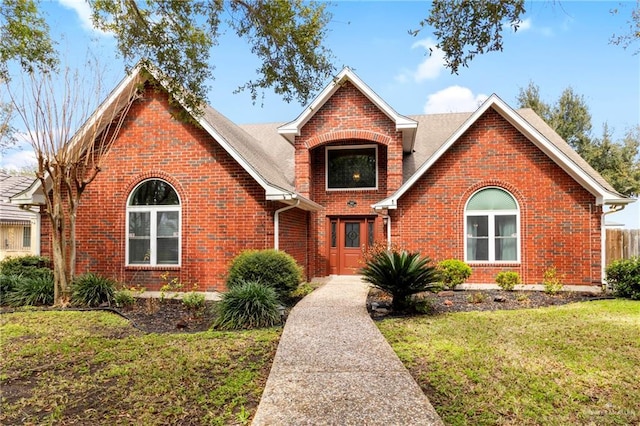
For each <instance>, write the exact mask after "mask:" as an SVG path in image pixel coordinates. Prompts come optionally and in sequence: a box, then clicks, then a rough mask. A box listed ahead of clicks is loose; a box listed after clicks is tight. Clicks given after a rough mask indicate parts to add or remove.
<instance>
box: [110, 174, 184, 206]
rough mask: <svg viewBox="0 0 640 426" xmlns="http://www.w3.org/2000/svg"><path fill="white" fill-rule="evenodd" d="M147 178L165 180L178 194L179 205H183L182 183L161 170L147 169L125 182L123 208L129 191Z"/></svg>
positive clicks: (129, 193)
mask: <svg viewBox="0 0 640 426" xmlns="http://www.w3.org/2000/svg"><path fill="white" fill-rule="evenodd" d="M148 179H162V180H164V181H167V182H168V183H169V184H170V185H171V186H173V188H174V189H175V190H176V192H177V193H178V196H179V197H180V205H181V206H182V207H184V205H185V204H186V201H187V200H186V193H185V191H184V188H182V185H180V183H179V182H178V180H177V179H176V178H174V177H173V176H171V175H170V174H168V173H165V172H162V171H148V172H144V173H140V174H138V175H137V176H135V177H134V178H132V179H131V180H130V181H129V183H128V184H127V187H126V189H125V197H124V201H123V207H124V208H125V209H126V207H127V200H128V199H129V196H130V195H131V191H133V190H134V188H135V187H136V186H138V185H139V184H140V183H141V182H142V181H145V180H148Z"/></svg>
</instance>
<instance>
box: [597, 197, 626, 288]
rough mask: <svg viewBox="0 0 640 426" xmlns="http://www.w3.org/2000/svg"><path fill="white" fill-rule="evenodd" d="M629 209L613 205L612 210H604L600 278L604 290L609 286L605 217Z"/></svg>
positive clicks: (601, 230) (624, 205)
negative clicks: (606, 280)
mask: <svg viewBox="0 0 640 426" xmlns="http://www.w3.org/2000/svg"><path fill="white" fill-rule="evenodd" d="M625 207H627V205H626V204H612V205H611V210H609V211H608V212H605V211H604V209H603V212H602V216H601V217H602V219H601V223H600V246H601V247H600V269H601V271H600V276H601V277H602V278H601V280H600V281H601V283H602V290H603V291H604V290H606V288H607V286H608V284H607V283H606V282H605V269H606V267H607V265H606V262H607V253H606V251H607V229H606V227H605V221H606V219H605V216H607V215H608V214H611V213H618V212H619V211H622V210H624V208H625Z"/></svg>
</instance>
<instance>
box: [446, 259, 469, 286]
mask: <svg viewBox="0 0 640 426" xmlns="http://www.w3.org/2000/svg"><path fill="white" fill-rule="evenodd" d="M438 271H439V273H440V282H441V283H442V285H443V286H444V287H445V288H449V289H451V290H453V289H454V288H456V287H457V286H458V285H460V284H462V283H464V282H465V281H466V280H467V278H469V277H470V276H471V267H470V266H469V265H467V264H466V263H464V262H463V261H461V260H458V259H447V260H443V261H441V262H440V263H438Z"/></svg>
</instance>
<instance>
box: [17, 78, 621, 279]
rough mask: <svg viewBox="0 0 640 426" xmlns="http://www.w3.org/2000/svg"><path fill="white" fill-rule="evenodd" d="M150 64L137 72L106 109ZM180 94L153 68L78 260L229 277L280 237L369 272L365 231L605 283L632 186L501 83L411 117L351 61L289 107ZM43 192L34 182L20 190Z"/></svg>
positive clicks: (301, 251) (146, 271)
mask: <svg viewBox="0 0 640 426" xmlns="http://www.w3.org/2000/svg"><path fill="white" fill-rule="evenodd" d="M149 75H157V72H156V71H154V70H150V72H141V71H140V70H139V69H137V70H136V71H134V72H133V74H131V75H130V76H128V77H127V78H126V79H125V80H123V81H122V82H121V83H120V85H119V86H118V87H117V88H116V89H115V90H114V92H113V93H112V95H111V97H110V98H109V99H107V101H106V102H105V104H104V105H103V106H102V107H101V109H100V111H103V110H105V109H109V108H119V105H116V104H114V102H115V99H117V95H118V94H119V93H121V92H122V91H123V90H124V89H125V88H126V87H129V85H132V84H137V85H141V86H144V85H145V79H146V78H150V77H149ZM159 80H161V79H159ZM176 108H177V107H176V106H174V105H171V104H170V103H169V102H168V96H167V94H166V93H165V92H164V91H163V90H160V89H154V88H153V87H152V86H150V85H148V84H147V85H146V90H145V91H144V93H143V95H142V96H141V97H140V98H138V99H137V100H135V102H134V104H133V105H132V106H131V108H130V109H129V110H128V112H127V117H126V120H125V123H124V125H123V126H122V129H121V131H120V134H119V136H118V140H117V141H116V142H115V144H114V145H113V148H112V151H111V153H110V154H109V156H108V158H107V159H106V161H105V162H104V164H103V167H102V171H101V172H100V173H99V174H98V176H97V177H96V179H95V181H94V182H92V183H91V184H90V185H89V187H88V188H87V190H86V192H85V193H84V195H83V198H82V201H81V204H80V208H79V210H78V222H77V233H78V262H77V269H78V271H77V272H78V273H82V272H86V271H92V272H95V273H98V274H102V275H107V276H110V277H113V278H115V279H117V280H120V281H121V282H124V283H127V284H139V285H142V286H145V287H146V288H147V289H158V288H159V287H160V286H161V285H162V284H163V279H162V278H161V275H162V274H165V273H167V272H168V274H169V277H170V279H171V278H174V277H175V278H177V279H178V280H180V281H181V282H183V283H198V284H199V288H200V289H201V290H202V289H208V290H214V289H215V290H223V289H224V288H225V287H224V279H225V274H226V272H227V270H228V267H229V262H230V261H231V260H232V259H233V258H234V257H235V256H236V255H237V254H238V253H239V252H241V251H242V250H245V249H264V248H273V247H275V248H277V249H280V250H284V251H286V252H288V253H290V254H291V255H292V256H293V257H294V258H295V259H296V260H297V261H298V263H299V264H300V265H302V266H303V267H304V269H305V273H306V276H307V278H308V279H311V278H313V277H322V276H327V275H330V274H354V273H357V271H358V268H359V267H360V266H361V263H360V259H361V254H362V250H363V248H364V249H366V248H367V247H369V246H371V245H372V244H374V242H382V243H383V244H385V243H394V244H395V245H399V246H400V247H403V248H406V249H408V250H412V251H420V252H421V253H422V254H423V255H425V256H429V257H431V258H433V259H434V260H436V261H439V260H443V259H448V258H456V259H462V260H465V261H466V262H467V263H468V264H470V265H471V267H472V269H473V273H472V275H471V277H470V279H469V280H468V283H471V284H492V283H494V282H495V276H496V274H497V273H498V272H500V271H503V270H512V271H516V272H518V273H519V274H520V276H521V277H522V280H523V283H524V284H527V285H539V284H540V283H541V282H542V278H543V273H544V271H545V269H547V268H550V267H555V268H556V269H557V271H558V273H559V274H560V276H562V277H564V283H565V284H567V285H571V286H574V287H573V288H574V289H584V288H591V289H593V288H596V287H593V286H600V285H601V282H602V265H603V256H604V253H603V238H604V226H603V223H604V217H603V214H602V211H603V206H604V205H620V206H624V205H626V204H628V203H630V202H632V201H633V200H631V199H628V198H626V197H624V196H623V195H620V194H619V193H617V192H616V191H615V190H614V189H613V188H612V187H611V185H609V184H608V183H607V182H606V181H605V180H604V179H603V178H602V177H601V176H600V175H599V174H598V173H597V172H595V171H594V170H593V169H592V168H591V167H590V166H589V165H588V164H587V163H586V162H585V161H584V160H583V159H582V158H580V156H578V155H577V154H576V153H575V151H573V150H572V149H571V148H570V147H569V145H567V143H566V142H565V141H563V140H562V139H561V138H560V137H559V136H558V135H557V134H556V133H555V132H554V131H553V130H552V129H551V128H550V127H549V126H547V125H546V124H545V123H544V121H543V120H542V119H541V118H540V117H538V116H537V115H536V114H535V113H534V112H533V111H532V110H529V109H525V110H519V111H515V110H513V109H512V108H510V107H509V106H508V105H507V104H505V102H504V101H502V100H501V99H500V98H499V97H497V96H495V95H493V96H491V97H490V98H489V99H487V100H486V101H485V102H484V103H483V104H482V105H481V106H480V107H479V108H478V109H477V111H475V112H473V113H453V114H433V115H418V116H404V115H400V114H399V113H397V112H396V111H395V110H394V109H393V108H391V106H389V105H388V104H387V103H386V102H385V101H384V100H383V99H381V98H380V97H379V96H378V95H377V94H376V93H375V92H374V91H373V90H371V88H369V87H368V86H367V85H366V84H365V83H364V82H362V81H361V80H360V78H358V77H357V76H356V75H355V74H354V73H353V71H351V70H350V69H348V68H345V69H344V70H342V71H341V72H340V73H339V74H338V75H337V76H336V77H335V78H334V79H333V80H332V81H331V82H330V83H329V85H328V86H327V87H326V88H325V89H324V90H323V91H322V92H321V93H320V95H319V96H318V97H317V98H316V99H315V100H314V101H313V102H312V103H311V104H310V105H309V106H308V107H306V108H305V109H304V110H303V111H302V112H301V114H300V115H299V116H298V117H297V118H295V119H294V120H293V121H290V122H287V123H273V124H257V125H245V126H239V125H237V124H235V123H233V122H231V121H230V120H228V119H227V118H225V117H224V116H222V115H221V114H220V113H218V112H217V111H215V110H214V109H212V108H210V107H206V109H205V111H204V115H202V116H194V119H195V120H196V121H197V124H189V123H186V122H181V121H177V120H176V119H174V118H173V117H175V116H176V114H175V112H176ZM92 120H93V118H92ZM41 194H42V193H41V188H40V187H39V185H38V184H36V185H34V186H32V187H31V188H29V189H28V190H27V191H25V192H23V193H22V194H20V195H19V196H17V197H14V198H13V202H23V203H33V202H34V201H35V200H36V199H38V197H41ZM47 235H48V231H47V229H46V227H43V241H44V242H43V250H42V251H43V253H44V254H47V253H48V250H49V248H48V247H49V244H47V243H46V239H47V238H48V237H47Z"/></svg>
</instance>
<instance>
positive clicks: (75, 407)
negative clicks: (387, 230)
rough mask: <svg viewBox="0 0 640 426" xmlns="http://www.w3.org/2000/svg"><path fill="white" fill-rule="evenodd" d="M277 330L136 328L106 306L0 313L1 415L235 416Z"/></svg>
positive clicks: (50, 418)
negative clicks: (149, 330)
mask: <svg viewBox="0 0 640 426" xmlns="http://www.w3.org/2000/svg"><path fill="white" fill-rule="evenodd" d="M279 336H280V329H279V328H272V329H266V330H256V331H246V332H233V333H222V332H202V333H194V334H143V333H142V332H140V331H138V330H136V329H134V328H133V327H132V326H131V325H130V324H129V323H128V322H127V321H126V320H124V319H122V318H120V317H118V316H116V315H114V314H112V313H106V312H54V311H50V312H20V313H12V314H2V315H0V349H1V356H0V395H1V396H2V401H1V405H0V424H3V425H9V424H25V423H26V424H48V423H58V424H102V425H113V424H127V425H128V424H144V425H161V424H162V425H164V424H185V425H188V424H215V425H222V424H243V423H246V422H247V420H248V419H249V418H250V417H251V416H252V415H253V413H254V412H255V410H256V408H257V405H258V402H259V400H260V396H261V394H262V390H263V388H264V384H265V382H266V378H267V376H268V374H269V368H270V367H271V362H272V360H273V356H274V354H275V351H276V347H277V343H278V339H279Z"/></svg>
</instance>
